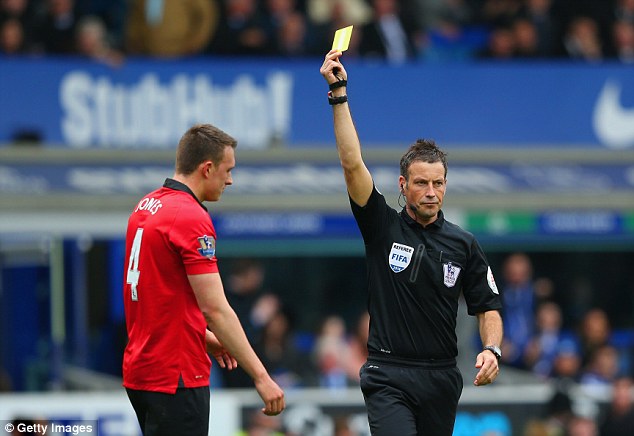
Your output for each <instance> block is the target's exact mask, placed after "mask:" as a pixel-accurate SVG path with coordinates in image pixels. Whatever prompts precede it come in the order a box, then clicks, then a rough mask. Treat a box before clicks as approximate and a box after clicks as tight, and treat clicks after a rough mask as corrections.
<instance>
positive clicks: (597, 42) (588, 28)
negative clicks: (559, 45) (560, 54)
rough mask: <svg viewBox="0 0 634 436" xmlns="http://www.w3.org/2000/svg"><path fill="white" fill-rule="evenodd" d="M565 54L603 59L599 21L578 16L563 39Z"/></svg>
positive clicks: (590, 59) (588, 58) (572, 57)
mask: <svg viewBox="0 0 634 436" xmlns="http://www.w3.org/2000/svg"><path fill="white" fill-rule="evenodd" d="M563 44H564V56H566V57H568V58H570V59H577V60H584V61H599V60H601V59H603V56H604V53H603V48H602V41H601V35H600V33H599V27H598V25H597V22H596V21H595V20H594V19H592V18H590V17H583V16H580V17H576V18H574V19H573V20H572V21H571V22H570V24H569V25H568V27H567V30H566V34H565V35H564V39H563Z"/></svg>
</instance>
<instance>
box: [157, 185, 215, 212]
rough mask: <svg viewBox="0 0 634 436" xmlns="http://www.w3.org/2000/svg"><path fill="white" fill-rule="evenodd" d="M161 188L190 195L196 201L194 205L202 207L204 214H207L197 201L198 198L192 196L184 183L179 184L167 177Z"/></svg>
mask: <svg viewBox="0 0 634 436" xmlns="http://www.w3.org/2000/svg"><path fill="white" fill-rule="evenodd" d="M163 187H164V188H169V189H174V190H176V191H183V192H187V193H188V194H189V195H191V196H192V197H194V200H196V203H198V204H200V207H202V208H203V209H205V212H208V210H207V208H206V207H205V205H204V204H202V203H201V202H200V200H198V197H196V195H194V193H193V192H192V190H191V189H189V186H187V185H186V184H184V183H181V182H179V181H178V180H174V179H170V178H169V177H168V178H166V179H165V183H163Z"/></svg>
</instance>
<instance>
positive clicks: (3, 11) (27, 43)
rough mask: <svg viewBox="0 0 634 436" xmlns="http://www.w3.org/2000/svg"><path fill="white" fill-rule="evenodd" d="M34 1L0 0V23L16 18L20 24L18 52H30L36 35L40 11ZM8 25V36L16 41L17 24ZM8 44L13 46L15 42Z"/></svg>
mask: <svg viewBox="0 0 634 436" xmlns="http://www.w3.org/2000/svg"><path fill="white" fill-rule="evenodd" d="M35 3H36V2H33V1H31V2H29V0H0V25H2V24H4V23H6V22H8V21H14V20H17V21H18V22H19V24H20V26H19V28H20V31H19V33H21V37H20V38H19V40H20V41H21V43H20V44H19V45H20V50H19V52H21V51H26V52H30V51H32V50H33V44H34V42H35V41H34V40H35V38H36V37H37V33H36V30H37V29H36V26H37V23H38V18H40V11H39V10H38V8H36V7H35ZM37 3H39V2H37ZM9 27H10V30H9V32H10V33H12V35H10V36H8V38H10V39H11V38H12V39H13V41H16V40H17V38H16V31H17V29H18V26H16V25H15V23H12V24H10V25H9ZM9 45H13V46H15V45H16V44H15V42H14V43H13V44H9ZM16 53H17V52H16Z"/></svg>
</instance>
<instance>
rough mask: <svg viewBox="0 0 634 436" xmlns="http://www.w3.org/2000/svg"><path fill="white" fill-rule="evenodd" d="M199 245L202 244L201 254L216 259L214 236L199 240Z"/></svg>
mask: <svg viewBox="0 0 634 436" xmlns="http://www.w3.org/2000/svg"><path fill="white" fill-rule="evenodd" d="M198 243H199V244H200V248H199V249H198V252H199V253H200V254H202V255H203V256H205V257H206V258H208V259H211V258H212V257H214V254H216V240H215V239H214V238H213V237H212V236H207V235H205V236H201V237H200V238H198Z"/></svg>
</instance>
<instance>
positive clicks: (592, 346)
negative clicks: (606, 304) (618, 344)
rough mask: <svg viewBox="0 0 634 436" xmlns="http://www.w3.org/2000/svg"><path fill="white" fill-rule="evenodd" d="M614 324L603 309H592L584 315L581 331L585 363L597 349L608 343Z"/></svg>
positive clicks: (582, 352)
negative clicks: (611, 323)
mask: <svg viewBox="0 0 634 436" xmlns="http://www.w3.org/2000/svg"><path fill="white" fill-rule="evenodd" d="M611 334H612V326H611V325H610V320H609V318H608V315H607V313H606V312H605V311H604V310H603V309H599V308H594V309H590V310H589V311H588V312H586V314H585V315H584V316H583V318H582V320H581V326H580V331H579V339H580V342H581V355H582V358H583V365H584V366H585V365H587V364H588V362H589V360H590V358H591V356H592V355H593V354H594V352H595V351H596V350H598V349H599V348H601V347H603V346H604V345H608V344H609V342H610V335H611Z"/></svg>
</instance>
